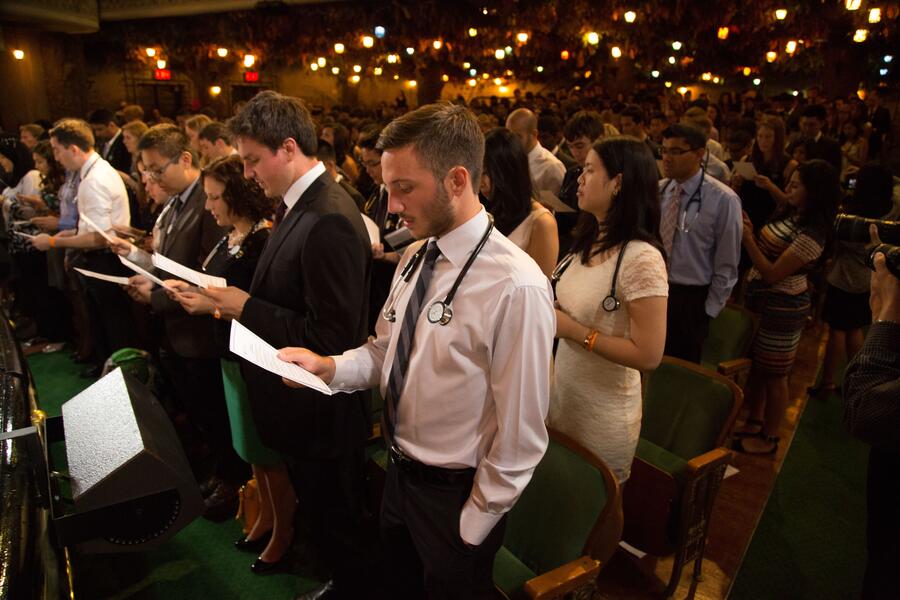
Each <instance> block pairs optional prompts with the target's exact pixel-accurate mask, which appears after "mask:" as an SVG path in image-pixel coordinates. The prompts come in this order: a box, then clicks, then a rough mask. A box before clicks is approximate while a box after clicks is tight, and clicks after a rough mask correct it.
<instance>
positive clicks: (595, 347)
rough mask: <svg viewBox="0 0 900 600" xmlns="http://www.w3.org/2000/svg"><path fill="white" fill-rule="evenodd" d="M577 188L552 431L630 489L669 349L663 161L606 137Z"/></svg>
mask: <svg viewBox="0 0 900 600" xmlns="http://www.w3.org/2000/svg"><path fill="white" fill-rule="evenodd" d="M578 184H579V185H578V207H579V208H580V209H581V210H582V211H583V214H582V215H581V218H580V220H579V223H578V226H577V227H576V230H575V243H574V245H573V250H572V252H573V253H572V255H570V257H571V258H572V260H571V262H569V264H568V266H567V267H565V270H564V272H563V273H562V275H561V276H560V277H559V281H558V283H557V285H556V295H557V311H556V317H557V337H558V338H559V340H560V342H559V349H558V350H557V354H556V362H555V372H554V377H553V388H552V392H551V400H550V415H549V418H548V422H549V424H550V426H551V427H553V428H555V429H558V430H560V431H562V432H563V433H566V434H568V435H570V436H571V437H573V438H575V439H576V440H578V442H580V443H581V444H582V445H584V446H585V447H586V448H588V449H589V450H591V451H592V452H594V453H595V454H596V455H597V456H599V457H600V458H602V459H603V461H604V462H606V464H607V465H609V467H610V468H611V469H612V470H613V472H614V473H615V474H616V476H617V477H618V478H619V481H625V480H626V479H627V478H628V476H629V474H630V471H631V461H632V459H633V458H634V449H635V447H636V446H637V440H638V435H639V434H640V430H641V378H640V372H641V371H649V370H652V369H654V368H656V366H657V365H658V364H659V362H660V360H662V355H663V347H664V346H665V340H666V301H667V296H668V292H669V286H668V282H667V279H668V278H667V275H666V263H665V259H664V258H663V255H662V251H661V247H662V244H661V242H660V238H659V223H660V213H659V199H658V192H657V189H658V188H657V171H656V161H655V160H654V158H653V154H652V153H651V151H650V149H649V148H648V147H647V145H646V144H644V143H642V142H640V141H638V140H637V139H633V138H628V137H613V138H606V139H604V140H603V141H602V142H599V143H597V144H595V145H594V146H593V148H592V150H591V151H590V152H589V153H588V157H587V161H586V162H585V168H584V172H583V173H582V174H581V177H580V178H579V182H578ZM623 248H624V251H623ZM620 255H621V256H620ZM568 258H569V257H567V258H566V259H564V260H563V262H562V263H561V264H560V267H559V268H558V269H557V274H558V273H559V271H561V270H562V268H563V267H564V266H565V264H566V260H567V259H568ZM617 265H618V275H616V276H614V273H615V272H616V268H617ZM614 278H615V280H616V281H615V290H614V291H613V290H612V287H613V279H614Z"/></svg>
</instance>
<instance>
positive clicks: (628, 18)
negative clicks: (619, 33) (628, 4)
mask: <svg viewBox="0 0 900 600" xmlns="http://www.w3.org/2000/svg"><path fill="white" fill-rule="evenodd" d="M635 19H637V13H636V12H634V11H633V10H628V11H625V22H626V23H634V20H635Z"/></svg>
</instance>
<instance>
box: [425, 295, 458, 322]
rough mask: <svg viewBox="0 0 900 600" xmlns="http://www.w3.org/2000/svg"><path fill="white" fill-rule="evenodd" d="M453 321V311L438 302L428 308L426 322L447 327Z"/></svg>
mask: <svg viewBox="0 0 900 600" xmlns="http://www.w3.org/2000/svg"><path fill="white" fill-rule="evenodd" d="M451 319H453V309H452V308H450V307H449V306H448V305H447V304H445V303H443V302H441V301H440V300H438V301H437V302H435V303H433V304H432V305H431V306H429V307H428V321H429V322H430V323H434V324H441V325H447V324H448V323H450V321H451Z"/></svg>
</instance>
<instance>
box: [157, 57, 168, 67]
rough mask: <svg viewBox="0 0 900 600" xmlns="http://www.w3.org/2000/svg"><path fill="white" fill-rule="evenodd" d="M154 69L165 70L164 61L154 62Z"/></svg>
mask: <svg viewBox="0 0 900 600" xmlns="http://www.w3.org/2000/svg"><path fill="white" fill-rule="evenodd" d="M156 68H157V69H165V68H166V61H165V60H163V59H159V60H158V61H156Z"/></svg>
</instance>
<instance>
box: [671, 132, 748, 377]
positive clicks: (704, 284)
mask: <svg viewBox="0 0 900 600" xmlns="http://www.w3.org/2000/svg"><path fill="white" fill-rule="evenodd" d="M705 142H706V139H705V136H704V135H703V133H702V132H701V131H699V130H698V129H696V128H694V127H691V126H689V125H684V124H679V125H672V126H671V127H669V128H668V129H666V131H665V132H664V133H663V144H662V149H661V151H662V161H663V174H664V178H663V179H662V181H660V184H659V186H660V187H659V190H660V208H661V215H662V217H661V224H660V235H661V236H662V240H663V245H664V246H665V249H666V254H667V260H668V267H669V303H668V323H667V334H666V350H665V353H666V355H667V356H675V357H678V358H683V359H685V360H689V361H692V362H696V363H699V362H700V353H701V348H702V346H703V341H704V340H705V339H706V335H707V333H708V332H709V321H710V319H712V318H714V317H715V316H716V315H718V314H719V311H720V310H722V307H723V306H725V302H726V301H727V300H728V296H729V294H731V289H732V288H733V287H734V284H735V283H736V282H737V275H738V261H739V259H740V252H741V228H742V221H741V201H740V199H739V198H738V196H737V194H735V193H734V191H732V190H731V189H730V188H729V187H727V186H726V185H725V184H723V183H721V182H719V181H717V180H716V179H714V178H713V177H710V176H708V175H707V174H706V173H705V172H704V171H703V169H702V168H701V164H702V161H703V158H704V155H705V154H706V145H705Z"/></svg>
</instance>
